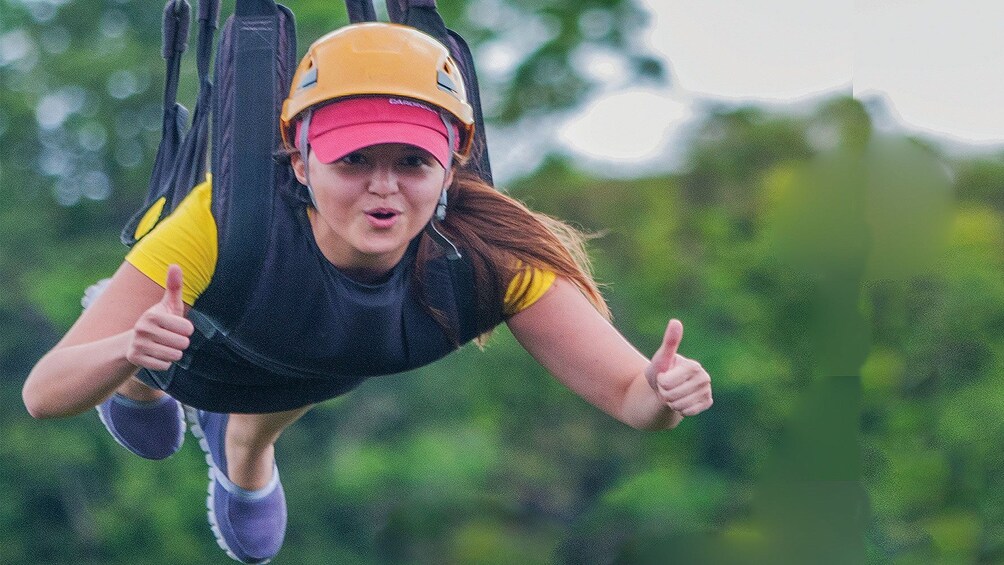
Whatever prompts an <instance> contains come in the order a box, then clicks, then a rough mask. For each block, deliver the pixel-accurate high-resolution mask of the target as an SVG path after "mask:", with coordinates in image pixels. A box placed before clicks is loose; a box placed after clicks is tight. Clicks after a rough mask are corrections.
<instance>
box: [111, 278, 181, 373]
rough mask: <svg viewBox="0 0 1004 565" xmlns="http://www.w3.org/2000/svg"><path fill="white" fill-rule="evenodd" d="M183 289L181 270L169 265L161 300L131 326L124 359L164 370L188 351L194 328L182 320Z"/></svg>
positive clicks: (148, 367)
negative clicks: (130, 337)
mask: <svg viewBox="0 0 1004 565" xmlns="http://www.w3.org/2000/svg"><path fill="white" fill-rule="evenodd" d="M182 286H183V285H182V273H181V267H179V266H177V265H171V266H170V267H168V269H167V281H166V285H165V288H164V296H163V298H161V300H160V302H157V303H156V304H154V305H153V306H151V307H150V308H148V309H147V310H146V312H143V314H142V315H141V316H140V317H139V319H138V320H136V324H135V325H134V326H133V330H132V332H133V335H132V340H131V342H130V343H129V348H128V350H127V351H126V359H127V360H128V361H129V362H130V363H132V364H133V365H136V366H139V367H145V368H147V369H151V370H154V371H166V370H167V369H168V368H170V366H171V363H174V362H175V361H178V360H180V359H181V356H182V354H183V353H184V351H185V349H187V348H188V345H189V337H190V336H191V335H192V333H193V332H194V331H195V326H193V325H192V322H191V321H190V320H189V319H188V318H185V304H184V302H182V300H181V289H182Z"/></svg>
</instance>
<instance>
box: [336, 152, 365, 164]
mask: <svg viewBox="0 0 1004 565" xmlns="http://www.w3.org/2000/svg"><path fill="white" fill-rule="evenodd" d="M339 162H341V163H343V164H345V165H365V164H366V156H365V155H363V154H362V153H360V152H359V151H353V152H352V153H349V154H348V155H346V156H344V157H342V158H341V159H339Z"/></svg>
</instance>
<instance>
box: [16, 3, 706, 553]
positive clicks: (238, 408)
mask: <svg viewBox="0 0 1004 565" xmlns="http://www.w3.org/2000/svg"><path fill="white" fill-rule="evenodd" d="M281 128H282V134H283V139H284V141H285V142H286V144H287V147H288V154H289V158H290V162H291V166H292V169H293V171H294V173H295V175H296V178H297V179H298V180H299V181H300V183H301V184H302V186H301V187H300V188H301V189H302V190H303V192H301V193H297V194H291V195H289V198H287V199H285V200H284V202H286V203H287V204H288V205H286V206H280V207H279V208H280V209H278V210H276V211H275V212H274V213H275V214H276V215H277V217H278V218H279V220H277V221H274V222H273V223H272V224H271V225H272V226H273V227H272V228H271V229H272V233H271V240H270V243H269V255H268V258H267V259H266V262H265V268H264V269H263V270H262V272H260V273H254V274H253V275H254V276H255V277H257V278H259V279H260V280H261V281H262V282H260V283H258V284H259V288H267V289H270V290H275V288H279V287H282V288H281V289H280V291H278V292H271V293H265V296H263V297H257V298H254V299H252V300H251V301H250V302H249V303H248V304H246V305H244V308H245V309H246V310H247V314H246V321H247V323H245V324H242V327H240V328H236V327H235V328H230V329H229V330H228V331H221V332H216V331H214V330H215V328H213V327H209V329H208V330H206V329H205V327H206V326H205V324H206V321H205V320H207V319H208V318H207V316H206V315H205V314H204V312H207V311H211V310H212V306H213V305H212V304H211V303H210V302H211V299H210V298H208V297H209V295H210V293H209V292H208V291H207V289H211V288H212V285H213V282H214V280H216V278H217V277H216V275H217V274H218V271H217V269H218V268H221V266H220V265H217V253H218V249H217V241H216V240H217V234H218V231H217V229H218V227H219V224H220V222H224V221H226V218H222V217H216V216H214V212H213V210H212V206H211V202H210V200H211V198H212V192H211V187H210V183H209V182H208V181H207V182H205V183H203V184H202V185H200V186H198V187H196V188H195V189H194V190H193V191H192V193H191V194H190V195H189V196H188V197H187V198H186V200H185V201H184V202H183V203H182V204H181V205H180V206H179V208H178V209H177V210H176V211H175V212H174V213H173V214H172V215H171V216H170V217H169V218H168V219H167V220H165V221H164V222H163V223H162V224H161V225H159V226H158V227H157V228H156V229H155V230H154V231H153V232H152V233H150V234H149V235H148V236H146V237H145V238H144V239H142V240H141V241H140V242H139V243H138V244H137V245H136V246H135V247H134V248H133V249H132V250H131V251H130V253H129V254H128V255H127V257H126V260H125V261H124V262H123V264H122V266H121V267H120V268H119V269H118V271H117V272H116V273H115V275H114V277H113V278H112V280H111V282H110V284H109V285H108V287H107V288H106V289H105V290H104V292H103V293H102V294H101V295H100V296H98V298H97V299H96V300H95V301H94V302H93V304H91V305H90V306H89V308H87V309H86V310H85V311H84V313H83V314H82V315H81V317H80V319H79V320H77V322H76V323H75V324H74V325H73V327H72V328H71V329H70V330H69V332H68V333H67V334H66V336H65V337H64V338H63V339H62V340H61V341H60V342H59V343H58V344H57V345H56V346H55V347H54V348H53V349H52V351H50V352H49V353H48V354H46V355H45V356H44V357H43V358H42V359H41V360H40V361H39V362H38V364H37V365H36V366H35V368H34V369H33V370H32V372H31V374H30V375H29V377H28V380H27V382H26V383H25V386H24V391H23V396H24V401H25V405H26V406H27V408H28V410H29V412H30V413H31V414H32V415H33V416H35V417H38V418H44V417H56V416H66V415H72V414H77V413H80V412H83V411H85V410H87V409H90V408H92V407H95V406H96V407H97V408H98V412H99V414H100V416H101V420H102V422H103V423H104V424H105V426H106V427H107V428H108V430H109V431H110V432H111V433H112V435H113V437H114V438H115V439H116V440H117V441H118V442H119V443H121V444H122V445H123V446H125V447H126V448H128V449H129V450H130V451H132V452H134V453H136V454H138V455H140V456H143V457H147V458H151V459H160V458H164V457H167V456H169V455H171V454H172V453H174V452H175V451H176V450H177V449H178V448H179V447H180V445H181V441H182V438H183V433H184V428H185V420H184V416H183V414H182V403H184V404H185V405H186V406H189V408H188V410H187V415H188V419H189V421H190V422H191V426H192V431H193V433H194V434H195V435H196V436H197V437H198V438H199V439H200V445H201V447H202V448H203V450H204V451H205V452H206V454H207V461H208V463H209V465H210V469H211V473H210V476H211V480H210V484H209V508H210V511H209V519H210V523H211V525H212V527H213V531H214V533H215V534H216V536H217V539H218V541H219V542H220V544H221V546H222V547H223V548H224V549H226V550H227V552H228V554H230V556H231V557H233V558H235V559H238V560H240V561H243V562H247V563H263V562H266V561H268V560H269V559H271V558H272V557H273V556H274V555H275V554H276V553H277V552H278V551H279V548H280V546H281V544H282V540H283V536H284V533H285V525H286V506H285V498H284V494H283V490H282V485H281V483H280V481H279V474H278V469H277V467H276V463H275V460H274V458H273V446H274V444H275V441H276V440H277V439H278V438H279V436H280V434H281V433H282V431H283V430H284V429H285V428H286V427H287V426H289V425H290V424H292V423H293V422H294V421H296V420H297V419H298V418H300V417H301V416H302V415H303V414H304V413H305V412H307V411H308V410H309V409H310V408H311V407H312V406H313V405H314V404H315V403H317V402H320V401H323V400H325V399H327V398H331V397H333V396H335V395H337V394H341V393H343V392H345V391H347V390H349V389H351V388H352V387H353V386H355V385H356V384H358V383H359V382H361V381H362V380H363V379H365V378H366V377H368V376H372V375H375V374H388V373H393V372H399V371H401V370H406V369H410V368H414V367H417V366H421V365H423V364H426V363H429V362H431V361H434V360H435V359H438V358H439V357H442V356H443V355H446V354H448V353H449V352H450V351H453V350H455V349H456V348H457V347H459V345H460V344H462V343H464V342H466V341H469V340H470V339H472V338H475V337H477V336H481V337H484V336H485V335H486V334H487V333H488V332H490V331H491V329H492V328H494V327H495V326H496V325H498V324H499V323H501V322H506V323H507V324H508V326H509V328H510V329H511V331H512V333H513V335H515V337H516V338H517V340H518V341H519V342H520V343H521V344H522V345H523V347H524V348H526V350H527V351H528V352H529V353H530V354H531V355H532V356H533V357H534V358H535V359H536V360H537V361H539V362H540V363H541V364H542V365H543V366H544V367H545V368H547V369H548V371H550V372H551V374H553V375H554V376H555V377H556V378H557V379H558V380H560V381H561V382H562V383H564V384H565V385H566V386H567V387H569V388H570V389H571V390H573V391H574V392H576V393H577V394H579V395H581V396H582V397H583V398H585V399H586V400H587V401H589V402H591V403H592V404H594V405H595V406H597V407H598V408H600V409H601V410H603V411H604V412H606V413H608V414H610V415H611V416H613V417H614V418H617V419H618V420H620V421H621V422H624V423H626V424H628V425H630V426H633V427H635V428H639V429H653V430H654V429H668V428H673V427H675V426H676V425H677V424H678V423H679V422H680V420H681V419H682V418H683V417H684V416H690V415H695V414H698V413H700V412H702V411H704V410H706V409H708V408H709V407H710V406H711V403H712V399H711V385H710V377H709V376H708V374H707V373H706V372H705V371H704V370H703V368H701V366H700V364H698V363H697V362H695V361H692V360H690V359H686V358H684V357H682V356H680V355H678V354H677V353H676V349H677V346H678V345H679V343H680V339H681V337H682V332H683V327H682V325H681V324H680V322H678V321H676V320H671V321H670V322H669V325H668V327H667V329H666V334H665V338H664V340H663V343H662V346H661V347H660V348H659V350H658V351H657V352H656V353H655V355H654V356H653V357H652V359H651V360H649V359H646V358H645V357H644V356H642V355H641V354H640V353H639V352H638V351H637V350H636V349H635V348H634V347H632V346H631V345H630V344H629V343H628V342H627V341H626V340H625V339H624V338H623V337H622V336H621V335H620V334H619V333H618V332H617V331H616V330H615V329H614V328H613V326H611V325H610V323H609V322H608V312H607V309H606V306H605V304H604V303H603V300H602V298H601V297H600V295H599V292H598V291H597V288H596V285H595V283H594V282H593V280H592V278H591V277H590V275H589V272H588V269H587V265H586V261H585V255H584V252H583V246H582V237H581V236H580V234H578V233H577V232H575V231H574V230H573V229H571V228H569V227H568V226H566V225H564V224H562V223H560V222H558V221H556V220H553V219H551V218H548V217H546V216H543V215H539V214H536V213H533V212H531V211H529V210H527V209H526V208H525V207H524V206H522V205H521V204H520V203H518V202H516V201H514V200H513V199H511V198H509V197H508V196H505V195H504V194H502V193H500V192H498V191H496V190H495V189H494V188H492V187H490V186H488V185H486V184H484V183H483V182H481V181H479V180H478V179H477V178H474V177H473V176H471V175H469V174H465V173H463V172H462V171H461V170H460V169H458V168H457V164H458V162H462V161H463V159H465V158H466V157H467V154H468V152H469V150H470V141H471V136H472V134H473V118H472V111H471V107H470V105H469V104H468V102H467V100H466V95H465V90H464V85H463V82H462V79H461V77H460V75H459V73H458V72H457V70H456V65H455V63H454V62H453V61H452V60H451V59H450V58H449V54H448V51H447V50H446V48H445V47H443V46H442V45H441V44H439V43H437V42H436V41H435V40H434V39H432V38H430V37H428V36H426V35H424V34H422V33H420V32H418V31H416V30H413V29H411V28H406V27H403V26H397V25H393V24H382V23H368V24H357V25H352V26H348V27H345V28H342V29H340V30H338V31H336V32H333V33H331V34H329V35H327V36H325V37H323V38H321V39H320V40H318V41H317V42H315V44H314V45H313V46H311V49H310V51H309V52H308V53H307V55H306V56H305V57H304V59H303V61H302V62H301V64H300V67H299V68H298V70H297V73H296V75H295V77H294V80H293V87H292V89H291V92H290V96H289V98H288V99H287V100H286V103H285V105H284V108H283V119H282V124H281ZM247 275H248V276H251V274H247ZM212 294H213V296H220V295H221V293H220V292H214V293H212ZM222 294H225V293H222ZM259 294H262V293H261V292H259ZM193 306H194V308H193ZM193 320H195V321H196V323H194V324H193ZM197 326H198V327H197ZM217 334H226V335H225V336H224V338H226V339H229V340H230V341H227V342H220V343H216V342H214V339H216V338H214V337H212V336H216V335H217ZM206 336H209V337H206ZM196 338H199V339H196ZM220 339H223V338H220ZM196 342H197V343H196ZM193 351H194V353H193ZM204 359H209V360H210V361H202V360H204ZM200 363H201V364H200ZM200 367H201V369H200ZM206 367H210V368H211V369H206ZM165 372H170V373H169V374H170V375H172V376H171V378H170V379H163V378H156V376H157V375H164V374H168V373H165ZM165 391H166V393H165ZM179 400H180V401H181V402H179Z"/></svg>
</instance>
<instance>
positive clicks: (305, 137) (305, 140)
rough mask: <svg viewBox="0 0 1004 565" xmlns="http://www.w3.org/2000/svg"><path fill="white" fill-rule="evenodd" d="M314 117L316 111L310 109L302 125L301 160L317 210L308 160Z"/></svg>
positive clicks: (311, 200)
mask: <svg viewBox="0 0 1004 565" xmlns="http://www.w3.org/2000/svg"><path fill="white" fill-rule="evenodd" d="M313 115H314V111H313V110H312V109H310V108H308V109H307V113H306V114H304V116H303V122H301V123H300V159H301V160H302V161H303V180H304V181H306V182H305V183H304V184H306V186H307V194H309V195H310V203H311V204H313V205H314V208H315V209H316V208H317V198H315V197H314V188H313V187H312V186H310V161H309V160H308V158H309V156H310V141H309V133H310V118H311V117H313Z"/></svg>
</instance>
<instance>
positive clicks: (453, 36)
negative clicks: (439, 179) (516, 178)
mask: <svg viewBox="0 0 1004 565" xmlns="http://www.w3.org/2000/svg"><path fill="white" fill-rule="evenodd" d="M387 14H388V16H390V20H391V21H392V22H394V23H399V24H404V25H408V26H411V27H413V28H415V29H418V30H421V31H423V32H425V33H427V34H429V35H431V36H432V37H435V38H436V39H437V40H438V41H439V42H440V43H442V44H443V45H445V46H446V48H447V49H449V50H450V55H452V56H453V59H454V60H455V61H456V62H457V65H458V66H459V67H460V74H461V75H463V77H464V85H465V86H466V87H467V101H468V103H470V105H471V107H472V108H473V109H474V124H475V130H474V131H475V134H474V140H473V145H472V147H471V158H470V160H469V161H468V162H467V164H466V165H465V166H464V168H465V169H468V170H470V171H472V172H474V173H476V174H477V175H478V176H479V177H481V179H482V180H484V181H485V182H487V183H488V184H492V168H491V163H490V162H489V159H488V143H487V138H486V137H485V120H484V115H483V113H482V111H481V91H480V89H479V88H478V76H477V73H476V72H475V70H474V57H473V56H472V55H471V49H470V47H468V45H467V42H466V41H464V38H463V37H460V34H458V33H457V32H455V31H453V30H451V29H449V28H447V27H446V22H444V21H443V17H442V16H441V15H440V14H439V10H438V9H437V7H436V0H387Z"/></svg>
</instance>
